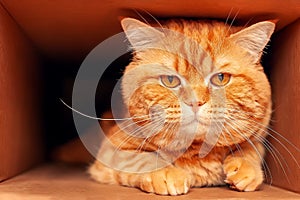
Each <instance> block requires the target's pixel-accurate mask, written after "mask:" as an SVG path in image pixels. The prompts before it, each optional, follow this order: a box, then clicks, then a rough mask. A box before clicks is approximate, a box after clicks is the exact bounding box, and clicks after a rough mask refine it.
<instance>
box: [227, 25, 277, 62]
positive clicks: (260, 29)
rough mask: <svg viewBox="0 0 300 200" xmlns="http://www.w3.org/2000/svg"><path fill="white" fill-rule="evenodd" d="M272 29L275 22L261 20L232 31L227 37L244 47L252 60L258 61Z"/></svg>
mask: <svg viewBox="0 0 300 200" xmlns="http://www.w3.org/2000/svg"><path fill="white" fill-rule="evenodd" d="M274 30H275V23H273V22H271V21H263V22H258V23H256V24H254V25H252V26H249V27H247V28H245V29H243V30H241V31H239V32H237V33H234V34H232V35H230V37H229V38H230V39H231V40H232V41H233V42H234V43H236V44H237V45H238V46H240V47H242V48H244V49H245V50H246V51H247V52H248V53H249V54H250V55H251V57H252V58H253V59H254V60H253V61H254V62H255V63H258V62H259V61H260V58H261V55H262V53H263V50H264V48H265V46H266V45H267V43H268V42H269V40H270V37H271V35H272V33H273V32H274Z"/></svg>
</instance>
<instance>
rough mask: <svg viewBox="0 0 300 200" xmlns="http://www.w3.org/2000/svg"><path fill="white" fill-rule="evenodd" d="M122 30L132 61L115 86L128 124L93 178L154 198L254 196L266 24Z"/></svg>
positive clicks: (267, 104)
mask: <svg viewBox="0 0 300 200" xmlns="http://www.w3.org/2000/svg"><path fill="white" fill-rule="evenodd" d="M121 25H122V27H123V29H124V31H125V34H126V36H127V38H128V40H129V42H130V43H131V46H132V48H133V53H134V57H133V60H132V62H131V63H130V64H129V65H128V66H127V67H126V70H125V73H124V76H123V79H122V94H123V100H124V104H125V106H126V107H127V108H128V116H126V117H131V119H132V123H131V124H129V125H126V126H123V127H122V125H118V124H115V125H114V126H112V127H110V128H108V132H107V133H106V135H107V137H108V140H106V141H104V142H103V144H102V146H101V149H100V151H99V158H98V160H96V161H95V162H94V163H93V164H92V165H91V167H90V168H89V173H90V175H91V176H92V178H93V179H95V180H96V181H98V182H100V183H107V184H120V185H124V186H131V187H137V188H140V189H141V190H143V191H145V192H150V193H155V194H160V195H181V194H186V193H187V192H188V191H189V189H190V188H191V187H204V186H217V185H224V184H226V183H227V184H229V185H230V186H231V188H233V189H236V190H238V191H254V190H257V189H258V188H259V186H260V185H261V184H262V182H263V180H264V174H263V165H262V162H263V156H264V152H265V150H264V146H263V141H264V139H265V137H266V132H265V131H264V130H265V129H264V128H263V126H264V127H266V126H267V125H268V123H269V120H270V114H271V106H272V103H271V90H270V85H269V82H268V80H267V78H266V75H265V74H264V70H263V67H262V66H261V64H260V58H261V55H262V52H263V49H264V48H265V46H266V44H267V43H268V41H269V39H270V37H271V34H272V33H273V31H274V28H275V24H274V23H273V22H270V21H263V22H259V23H256V24H254V25H251V26H249V27H246V28H243V27H230V26H229V25H226V24H225V23H222V22H217V21H204V20H203V21H202V20H181V19H175V20H167V21H163V22H161V24H160V25H161V26H160V27H153V26H150V25H149V24H145V23H143V22H140V21H138V20H136V19H132V18H125V19H123V20H122V21H121ZM258 124H261V125H263V126H259V125H258ZM130 126H131V127H133V128H131V129H130V130H126V129H127V127H130Z"/></svg>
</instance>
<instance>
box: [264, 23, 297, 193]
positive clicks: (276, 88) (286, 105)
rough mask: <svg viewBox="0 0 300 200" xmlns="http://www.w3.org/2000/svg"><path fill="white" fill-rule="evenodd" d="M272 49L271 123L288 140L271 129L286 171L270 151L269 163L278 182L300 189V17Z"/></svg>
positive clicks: (279, 184) (281, 185)
mask: <svg viewBox="0 0 300 200" xmlns="http://www.w3.org/2000/svg"><path fill="white" fill-rule="evenodd" d="M271 52H272V61H271V64H270V67H271V70H272V72H271V82H272V88H273V102H274V116H273V120H274V121H273V123H272V125H273V128H274V129H275V130H276V131H277V132H278V133H280V134H282V136H283V137H285V138H286V139H287V140H288V142H287V141H285V140H284V139H283V138H282V137H280V136H278V135H277V134H276V133H274V132H270V133H271V134H272V135H274V136H276V138H277V140H280V142H281V143H282V144H280V143H279V142H278V141H276V140H275V139H273V138H271V137H269V140H270V141H271V142H272V144H273V145H274V148H275V149H277V150H278V151H279V152H280V154H281V155H282V156H283V158H284V159H283V160H282V161H281V162H282V165H283V167H284V169H285V171H284V170H283V169H281V167H280V165H279V163H278V162H276V161H275V160H272V159H271V155H268V158H269V167H270V169H271V171H272V175H273V183H274V184H275V185H277V186H280V187H283V188H287V189H289V190H293V191H297V192H300V184H299V183H300V166H297V163H296V161H297V162H298V163H299V162H300V150H299V149H300V135H299V133H300V126H299V122H300V105H299V102H300V82H299V80H300V19H299V20H297V21H296V22H295V23H293V24H291V25H289V26H288V27H287V28H285V29H283V30H282V31H280V32H279V33H277V34H276V37H275V38H274V40H273V42H272V51H271ZM293 144H294V145H296V146H297V147H298V150H297V149H296V148H294V147H293ZM284 146H285V147H286V148H285V147H284ZM287 149H288V150H287ZM289 151H290V152H289ZM293 156H294V159H295V160H296V161H295V160H294V159H293ZM285 162H286V164H285ZM286 165H287V166H286ZM285 172H286V175H285V174H284V173H285ZM286 176H287V177H288V179H287V178H286ZM288 180H289V182H288Z"/></svg>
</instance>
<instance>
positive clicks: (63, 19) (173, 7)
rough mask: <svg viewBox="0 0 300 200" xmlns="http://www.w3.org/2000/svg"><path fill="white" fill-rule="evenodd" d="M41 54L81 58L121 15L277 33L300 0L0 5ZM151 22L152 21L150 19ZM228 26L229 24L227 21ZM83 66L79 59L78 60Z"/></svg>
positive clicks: (299, 12)
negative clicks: (269, 22)
mask: <svg viewBox="0 0 300 200" xmlns="http://www.w3.org/2000/svg"><path fill="white" fill-rule="evenodd" d="M0 2H2V3H3V5H4V6H5V8H6V9H7V10H8V11H9V13H10V14H11V16H12V17H13V18H14V19H15V21H16V22H17V23H18V24H19V25H20V27H22V29H23V30H24V31H25V33H26V34H27V35H28V36H29V37H30V39H31V40H32V41H33V42H34V43H35V44H36V45H37V47H39V49H40V50H41V51H42V52H43V53H44V54H45V55H47V56H49V57H50V58H52V59H61V60H65V59H69V60H74V59H83V58H84V56H85V55H86V54H87V53H88V52H89V51H90V50H91V49H92V48H93V47H94V46H95V45H97V44H98V43H100V42H101V41H103V40H104V39H106V38H108V37H110V36H112V35H113V34H116V33H117V32H119V31H121V26H120V23H119V20H118V17H120V16H135V17H138V18H140V17H139V16H138V15H137V14H136V13H135V9H136V10H140V12H141V14H142V15H143V17H145V18H147V19H151V17H150V16H149V15H148V14H147V13H145V12H143V10H145V11H147V12H149V13H151V14H152V15H154V16H155V17H197V18H222V19H226V18H227V17H228V16H229V15H230V16H229V18H231V19H232V18H234V17H235V15H237V17H236V20H237V21H240V22H241V24H242V25H245V24H246V23H247V22H248V20H250V23H254V22H256V21H259V20H266V19H279V22H278V25H277V28H278V29H280V28H282V27H284V26H286V25H288V24H289V23H291V22H292V21H294V20H296V19H297V18H298V17H299V16H300V1H298V0H285V1H282V0H252V1H251V0H222V1H220V0H217V1H214V0H184V1H182V0H173V1H168V0H152V1H132V0H119V1H109V0H103V1H98V0H92V1H85V0H76V1H69V0H60V1H59V2H57V1H48V0H39V1H36V0H27V1H19V0H1V1H0ZM152 20H153V19H152ZM229 22H231V20H230V21H229ZM79 61H81V60H79Z"/></svg>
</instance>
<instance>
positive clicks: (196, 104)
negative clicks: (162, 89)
mask: <svg viewBox="0 0 300 200" xmlns="http://www.w3.org/2000/svg"><path fill="white" fill-rule="evenodd" d="M184 103H185V104H187V105H188V106H190V107H192V110H193V112H194V113H196V112H198V110H199V108H200V107H201V106H203V105H204V104H205V102H201V101H191V102H184Z"/></svg>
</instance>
